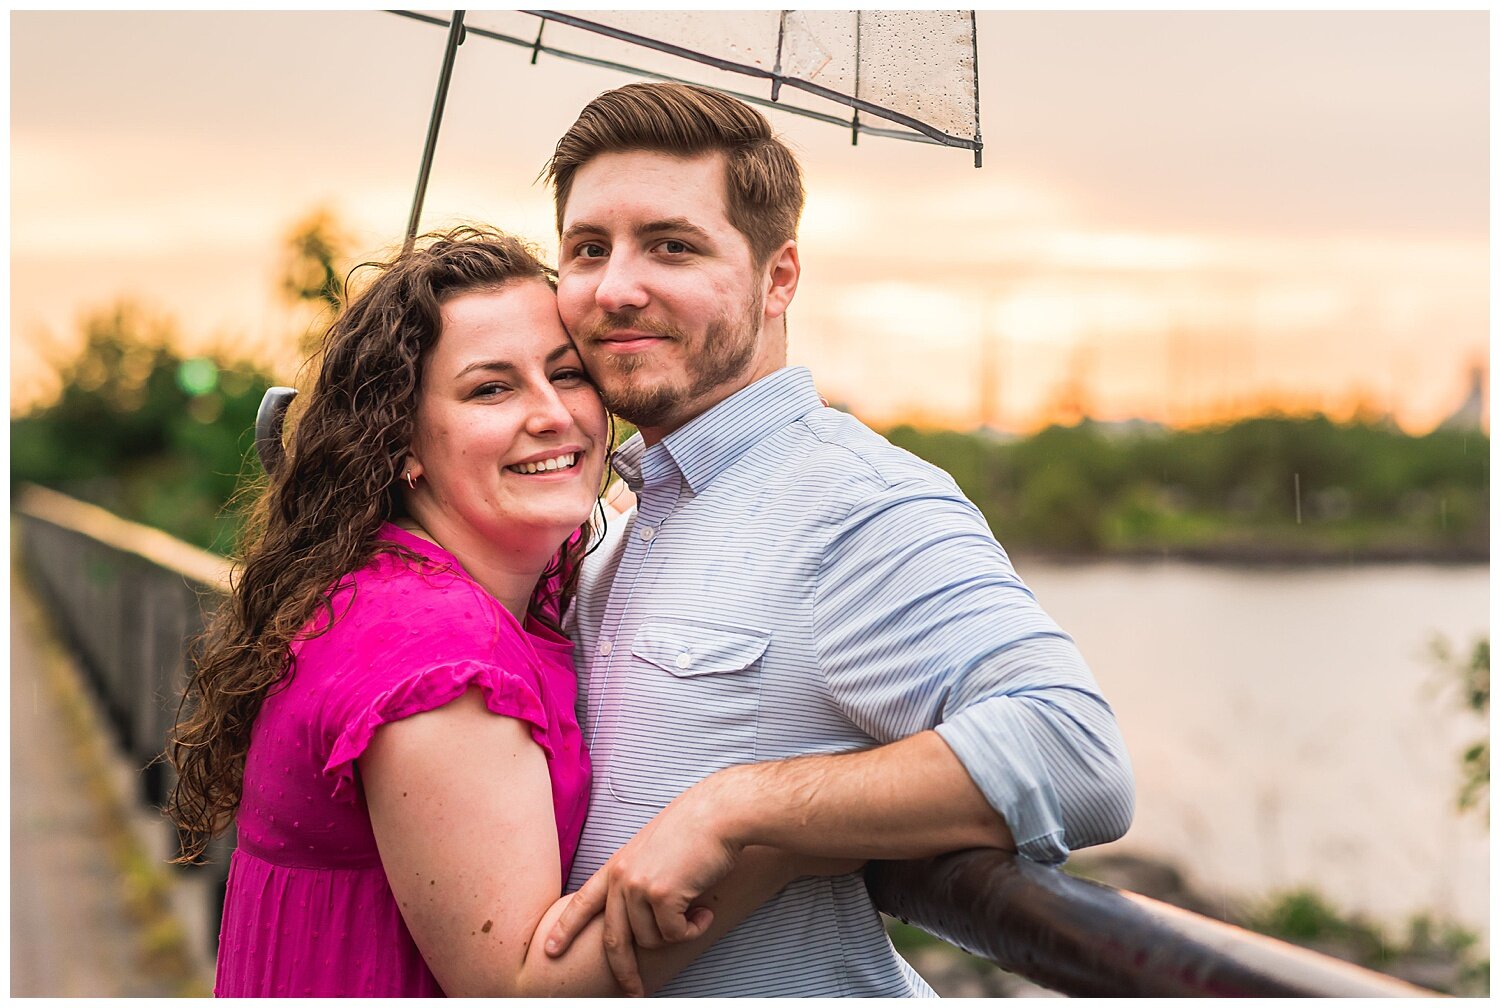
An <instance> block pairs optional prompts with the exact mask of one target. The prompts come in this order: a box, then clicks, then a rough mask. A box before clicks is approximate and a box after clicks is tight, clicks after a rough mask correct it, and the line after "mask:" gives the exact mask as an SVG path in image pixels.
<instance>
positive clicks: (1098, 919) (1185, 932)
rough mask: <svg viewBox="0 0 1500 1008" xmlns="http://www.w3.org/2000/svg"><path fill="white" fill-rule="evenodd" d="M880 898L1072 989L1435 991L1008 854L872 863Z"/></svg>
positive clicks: (925, 925) (915, 920)
mask: <svg viewBox="0 0 1500 1008" xmlns="http://www.w3.org/2000/svg"><path fill="white" fill-rule="evenodd" d="M865 877H866V881H867V882H868V884H869V886H870V895H871V896H872V897H873V898H874V900H875V905H876V906H878V907H879V908H880V909H881V910H883V911H885V912H886V913H888V914H890V915H891V916H893V917H898V918H900V919H901V920H903V921H905V922H906V923H908V924H913V925H915V926H917V927H919V928H921V929H922V930H923V931H926V932H928V933H930V934H933V935H936V936H938V937H939V938H942V939H943V940H944V941H947V942H949V943H950V944H953V945H957V946H958V947H959V948H961V949H963V950H964V951H966V952H969V953H971V954H972V955H977V956H979V957H981V958H983V959H988V960H989V961H990V962H992V963H994V964H995V965H996V966H999V967H1000V968H1001V969H1004V970H1008V971H1010V972H1012V973H1015V974H1018V975H1019V976H1023V977H1025V978H1026V979H1028V980H1031V981H1033V982H1035V983H1038V984H1041V985H1042V986H1044V987H1047V988H1048V989H1050V990H1054V991H1057V992H1058V993H1060V994H1068V995H1071V996H1074V997H1083V996H1103V997H1148V996H1150V997H1433V996H1436V995H1435V993H1434V992H1433V991H1429V990H1424V989H1422V988H1420V987H1414V986H1412V985H1411V984H1409V983H1406V982H1404V981H1402V980H1397V979H1395V978H1394V977H1390V976H1386V975H1385V974H1383V973H1376V972H1375V971H1373V970H1368V969H1364V968H1363V967H1360V966H1355V965H1353V964H1351V963H1347V962H1344V961H1343V960H1340V959H1335V958H1333V957H1331V956H1326V955H1322V954H1320V953H1317V952H1312V951H1310V950H1308V949H1304V948H1300V947H1298V946H1296V945H1291V944H1289V943H1287V942H1283V941H1278V940H1276V939H1274V938H1268V937H1266V936H1265V935H1259V934H1255V933H1254V932H1251V931H1246V930H1244V929H1243V928H1238V927H1235V926H1234V925H1232V924H1225V923H1223V922H1222V921H1216V920H1213V919H1211V918H1208V917H1203V916H1200V915H1199V914H1195V913H1192V912H1190V911H1188V910H1182V909H1180V908H1178V907H1174V906H1170V905H1169V904H1166V903H1161V902H1159V901H1157V900H1154V899H1149V898H1147V897H1145V896H1141V895H1138V894H1136V893H1132V892H1123V891H1121V890H1118V889H1113V888H1111V887H1109V886H1106V885H1101V884H1100V883H1098V882H1091V881H1089V880H1087V879H1081V878H1075V877H1074V876H1072V875H1068V874H1066V873H1064V872H1062V871H1061V870H1059V869H1057V868H1049V867H1046V866H1044V865H1039V864H1036V863H1035V862H1031V861H1027V860H1026V859H1025V858H1022V857H1018V856H1016V855H1015V854H1011V853H1009V852H1007V851H1000V850H969V851H959V852H958V853H956V854H948V855H945V856H943V857H938V858H930V859H928V860H925V861H878V862H873V863H872V864H871V865H870V866H869V868H868V869H867V870H866V873H865Z"/></svg>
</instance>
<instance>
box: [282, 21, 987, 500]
mask: <svg viewBox="0 0 1500 1008" xmlns="http://www.w3.org/2000/svg"><path fill="white" fill-rule="evenodd" d="M392 13H395V14H398V15H400V16H402V17H405V18H410V19H412V20H414V21H417V22H421V23H425V24H430V25H434V26H440V27H446V28H447V29H448V39H447V45H446V48H445V49H444V53H443V63H442V68H441V70H440V71H439V75H438V84H437V93H436V96H435V98H434V100H433V108H432V116H431V118H430V120H429V122H428V127H427V141H426V145H425V147H424V149H423V154H422V162H421V167H420V169H419V171H418V175H417V184H416V192H415V194H414V196H413V198H412V208H411V215H410V217H409V219H408V221H407V229H406V240H407V243H408V244H410V243H411V242H412V241H413V240H414V239H415V237H416V234H417V228H418V222H419V221H420V219H421V216H422V203H423V199H424V196H425V194H426V191H427V180H428V178H429V176H430V174H431V171H432V162H433V154H434V152H435V151H436V149H437V137H438V131H439V129H440V128H441V126H442V119H443V108H444V105H445V104H446V102H447V97H448V84H449V81H450V80H451V78H452V73H453V64H454V61H455V60H456V58H457V54H458V48H459V46H460V45H462V44H463V43H464V41H465V40H466V39H467V38H468V37H469V36H471V35H472V36H475V37H478V38H484V39H490V40H493V41H496V42H501V43H506V44H509V45H512V46H517V47H520V48H524V49H528V50H530V52H531V62H532V63H535V62H536V61H537V59H538V57H540V56H542V55H546V56H548V57H549V58H557V59H565V60H572V61H576V62H581V63H587V64H590V65H593V66H600V67H607V68H611V69H615V70H619V71H622V72H624V73H626V74H629V75H631V76H633V77H647V78H652V79H656V80H671V81H679V82H687V83H696V84H703V85H706V86H709V87H715V88H717V89H718V90H721V91H724V92H725V93H727V94H730V95H733V96H734V97H736V98H739V99H741V100H743V101H746V102H750V103H752V104H756V105H762V106H766V107H769V108H773V109H777V110H780V111H783V112H787V113H790V114H793V115H798V116H803V117H807V118H812V119H816V120H819V121H822V122H827V123H831V124H834V125H837V126H840V127H843V128H846V129H848V130H849V136H850V140H851V142H852V143H856V144H857V143H858V142H859V138H860V137H861V136H862V135H863V136H874V137H883V138H890V139H896V140H907V141H916V142H920V143H931V144H940V145H943V146H947V147H958V148H963V149H967V150H970V151H972V152H973V154H974V166H975V167H976V168H977V167H979V166H980V164H981V155H982V152H983V149H984V144H983V142H982V141H981V140H980V131H979V60H978V54H977V50H976V46H975V26H974V13H973V11H857V10H856V11H669V12H663V11H589V12H588V16H587V17H581V16H576V15H572V14H566V13H563V12H560V11H482V12H466V11H453V12H452V14H451V16H448V17H444V16H442V15H440V14H438V13H436V12H422V11H394V12H392ZM726 73H732V74H738V75H741V76H742V77H745V78H747V80H746V82H745V83H746V84H747V85H750V86H754V82H756V81H758V82H760V84H761V85H762V86H764V87H765V88H766V93H765V94H753V93H746V92H744V91H736V90H730V89H728V88H726V87H724V86H723V75H724V74H726ZM787 89H792V90H795V91H796V92H797V101H795V102H793V101H790V100H783V95H784V94H785V92H786V90H787ZM787 97H788V98H789V97H790V96H787ZM872 119H874V120H877V122H876V123H872V122H871V120H872ZM296 394H297V390H296V389H292V388H287V387H285V386H275V387H273V388H270V389H268V390H267V391H266V394H265V397H264V398H263V399H262V400H261V405H260V411H259V413H258V414H257V416H256V421H255V450H256V453H257V454H258V455H259V457H260V461H261V465H262V467H264V468H265V470H266V471H267V472H272V471H274V469H275V468H276V466H277V465H278V464H279V463H280V460H281V457H282V450H283V449H282V441H281V426H282V421H283V419H284V417H285V415H286V410H287V407H288V406H289V405H290V404H291V401H292V397H294V396H295V395H296Z"/></svg>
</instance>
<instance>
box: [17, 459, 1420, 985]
mask: <svg viewBox="0 0 1500 1008" xmlns="http://www.w3.org/2000/svg"><path fill="white" fill-rule="evenodd" d="M16 512H17V519H18V525H19V531H20V549H21V552H22V561H23V564H24V566H25V569H26V571H27V573H28V575H29V577H30V579H31V581H32V583H33V585H34V586H35V588H36V589H37V590H38V592H39V593H40V594H41V595H42V596H43V598H44V600H45V601H46V602H47V603H48V605H49V606H50V608H51V610H52V613H53V615H54V618H55V620H56V622H57V624H58V626H59V627H60V628H61V631H62V632H63V634H64V635H65V636H66V637H67V642H68V643H69V645H70V646H71V647H72V648H73V650H74V651H75V653H76V655H77V657H78V658H79V659H80V662H81V664H82V666H83V669H84V670H85V674H86V676H87V678H88V681H89V684H90V685H91V687H92V688H93V689H94V690H95V692H96V693H97V696H98V698H99V701H100V704H101V706H102V708H103V710H104V711H105V712H106V714H107V717H108V720H109V722H110V724H111V726H112V728H113V729H114V730H115V731H116V732H117V733H118V739H119V741H120V744H121V747H122V749H123V751H124V752H125V753H126V754H127V756H128V758H129V759H130V760H131V761H132V762H133V763H134V764H135V765H136V766H137V767H140V768H142V774H141V778H140V779H141V793H140V796H139V797H140V800H141V801H142V802H146V803H149V804H152V805H158V806H159V805H160V804H161V803H162V802H163V800H164V799H165V796H166V793H167V789H168V788H169V787H170V785H171V780H170V777H169V774H170V768H168V767H166V766H165V765H164V764H163V763H161V762H160V761H159V760H157V756H158V755H159V754H160V753H161V750H162V747H163V744H164V740H165V736H166V733H167V730H168V728H169V727H170V725H171V722H172V718H173V717H174V716H175V713H176V709H177V699H176V698H177V697H178V695H179V694H180V692H181V689H182V686H183V682H184V677H185V671H186V670H185V658H186V646H187V641H188V639H189V638H190V637H191V636H193V635H194V634H195V633H197V631H198V630H199V628H200V627H201V625H202V619H203V614H204V612H205V611H207V610H208V609H209V608H211V607H212V606H213V605H215V604H216V603H217V601H218V599H220V598H222V595H223V592H224V591H225V589H226V588H227V585H228V565H227V563H226V562H225V561H224V560H223V559H222V558H220V557H216V556H214V555H213V554H210V553H206V552H203V551H202V550H199V549H197V548H195V547H192V546H189V545H187V544H186V543H183V542H180V541H178V540H176V539H174V538H172V537H171V536H169V535H167V534H166V533H164V532H161V531H159V530H156V529H152V528H147V527H146V526H143V525H136V524H133V523H131V522H126V521H124V520H122V519H120V518H117V517H115V516H114V515H111V514H109V513H108V512H105V511H103V510H101V509H99V508H96V507H94V506H92V505H89V504H84V503H82V502H80V501H76V500H74V499H72V498H70V497H65V496H63V495H61V494H58V493H56V492H54V491H51V490H45V489H42V488H39V487H32V486H27V487H24V488H22V489H21V491H20V492H19V494H18V495H17V499H16ZM230 843H231V841H227V840H226V841H224V842H222V843H221V844H220V845H219V846H218V847H217V848H216V849H215V850H214V851H213V852H212V854H211V856H210V858H209V861H210V864H209V865H208V866H207V867H196V868H190V869H185V870H188V871H210V872H216V873H218V877H219V881H220V884H219V885H215V886H211V887H210V892H211V893H212V895H211V896H210V899H212V900H214V901H215V906H214V907H211V908H210V912H209V914H208V918H207V919H208V920H209V921H211V922H216V921H217V920H218V913H217V904H218V902H219V901H221V900H222V898H223V889H222V873H223V872H224V871H225V870H226V867H227V862H228V850H229V845H230ZM867 874H868V878H869V881H870V889H871V893H872V895H873V896H874V898H875V901H876V904H877V905H878V906H880V908H881V909H882V910H884V911H885V912H887V913H889V914H891V915H893V916H896V917H899V918H901V919H903V920H905V921H907V922H908V923H910V924H914V925H916V926H918V927H920V928H922V929H923V930H925V931H928V932H930V933H932V934H935V935H937V936H939V937H941V938H943V939H944V940H946V941H949V942H951V943H953V944H954V945H957V946H959V947H960V948H963V949H965V950H967V951H969V952H971V953H973V954H975V955H978V956H981V957H983V958H985V959H988V960H990V961H991V962H993V963H995V964H996V965H997V966H1000V967H1001V968H1003V969H1006V970H1009V971H1010V972H1012V973H1015V974H1018V975H1020V976H1023V977H1026V978H1027V979H1029V980H1032V981H1034V982H1036V983H1039V984H1042V985H1043V986H1046V987H1048V988H1050V989H1052V990H1056V991H1058V992H1060V993H1064V994H1072V995H1158V996H1174V995H1176V996H1184V995H1192V996H1227V995H1241V996H1270V997H1286V996H1299V995H1307V996H1323V997H1332V996H1343V997H1358V996H1377V997H1378V996H1391V997H1409V996H1414V995H1425V994H1429V993H1430V992H1428V991H1424V990H1421V989H1420V988H1417V987H1413V986H1411V985H1409V984H1406V983H1403V982H1401V981H1399V980H1395V979H1392V978H1390V977H1386V976H1384V975H1382V974H1379V973H1375V972H1372V971H1370V970H1366V969H1362V968H1360V967H1356V966H1352V965H1350V964H1347V963H1344V962H1341V961H1339V960H1337V959H1333V958H1330V957H1328V956H1323V955H1319V954H1317V953H1314V952H1309V951H1307V950H1304V949H1300V948H1297V947H1295V946H1292V945H1288V944H1286V943H1284V942H1279V941H1276V940H1274V939H1270V938H1265V937H1263V936H1260V935H1256V934H1252V933H1250V932H1247V931H1244V930H1241V929H1239V928H1236V927H1233V926H1232V925H1228V924H1223V923H1221V922H1218V921H1214V920H1210V919H1209V918H1206V917H1200V916H1198V915H1196V914H1193V913H1189V912H1187V911H1185V910H1179V909H1177V908H1175V907H1172V906H1168V905H1166V904H1163V903H1159V902H1157V901H1155V900H1151V899H1147V898H1146V897H1144V896H1140V895H1137V894H1135V893H1130V892H1123V891H1120V890H1116V889H1112V888H1110V887H1108V886H1103V885H1099V884H1097V883H1094V882H1089V881H1086V880H1083V879H1078V878H1074V877H1072V876H1070V875H1066V874H1064V873H1062V872H1060V871H1058V870H1057V869H1054V868H1046V867H1042V866H1040V865H1036V864H1032V863H1030V862H1027V861H1025V860H1024V859H1021V858H1016V857H1014V856H1012V855H1009V854H1006V853H1004V852H1000V851H963V852H960V853H957V854H951V855H948V856H946V857H941V858H935V859H931V860H928V861H911V862H883V863H877V864H874V865H871V867H870V868H869V869H868V872H867ZM210 930H211V931H216V930H217V928H216V927H214V928H211V929H210ZM209 941H213V935H212V934H210V935H209Z"/></svg>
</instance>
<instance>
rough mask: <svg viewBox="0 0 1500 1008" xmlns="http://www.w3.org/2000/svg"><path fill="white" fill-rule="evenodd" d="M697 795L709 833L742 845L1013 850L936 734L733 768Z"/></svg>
mask: <svg viewBox="0 0 1500 1008" xmlns="http://www.w3.org/2000/svg"><path fill="white" fill-rule="evenodd" d="M694 790H701V794H700V795H699V796H698V801H697V803H698V804H699V806H700V808H701V814H702V815H703V816H704V817H705V825H706V826H707V828H709V829H711V830H713V831H714V832H715V833H717V834H718V835H719V836H722V837H724V838H725V839H727V840H729V841H731V842H733V843H735V844H737V845H741V846H743V845H748V844H766V845H768V846H773V847H780V848H782V849H783V850H791V851H796V852H798V853H801V854H811V855H816V856H819V857H857V858H874V859H905V858H918V857H930V856H932V855H934V854H941V853H945V852H947V851H952V850H962V849H965V848H970V847H1002V848H1005V849H1007V850H1015V840H1014V838H1013V837H1012V836H1011V832H1010V829H1009V828H1008V827H1007V825H1006V823H1005V822H1004V820H1003V819H1001V817H1000V815H999V814H998V813H996V812H995V810H994V809H992V808H991V807H990V806H989V804H988V803H987V802H986V801H985V798H984V795H983V794H982V793H981V792H980V790H979V788H978V787H976V786H975V784H974V782H973V780H972V779H970V777H969V774H968V772H967V771H966V770H965V769H964V767H963V764H961V763H960V762H959V761H958V757H956V756H955V755H954V754H953V751H952V750H951V749H949V748H948V745H947V743H945V742H944V741H943V740H942V738H941V737H940V736H938V734H937V733H936V732H933V731H924V732H920V733H918V734H916V735H913V736H911V737H910V738H906V739H902V740H901V741H899V742H892V743H890V744H888V745H884V746H880V747H878V748H875V749H867V750H863V751H861V752H854V753H840V754H836V755H829V756H802V757H797V758H794V759H788V760H776V761H771V762H766V763H752V764H747V765H744V766H737V767H731V768H730V769H728V770H723V771H720V772H719V773H717V774H714V775H713V776H712V777H710V778H708V779H707V780H704V781H703V782H701V783H700V784H698V785H697V786H696V787H695V788H694ZM684 797H686V796H684Z"/></svg>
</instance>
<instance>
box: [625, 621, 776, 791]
mask: <svg viewBox="0 0 1500 1008" xmlns="http://www.w3.org/2000/svg"><path fill="white" fill-rule="evenodd" d="M770 643H771V635H770V634H768V633H764V632H762V631H759V630H753V629H746V628H740V627H727V626H720V625H714V624H706V623H692V622H688V621H685V620H684V621H681V622H677V621H673V622H670V623H667V622H654V623H647V624H645V625H643V626H642V627H641V628H640V630H639V631H637V632H636V635H635V640H634V641H632V642H631V646H630V655H631V661H630V668H629V672H628V673H627V677H628V681H627V682H626V683H625V684H624V690H623V694H624V695H623V696H622V697H621V701H622V702H621V704H620V707H619V709H618V710H616V711H615V712H614V714H615V717H617V718H618V719H619V722H618V723H619V732H618V735H617V740H618V743H619V744H618V745H617V746H616V748H615V753H614V758H613V760H612V762H611V766H610V772H609V787H610V791H611V792H612V793H613V794H614V796H615V797H616V798H618V799H619V800H621V801H625V802H631V803H635V804H649V805H658V806H660V805H665V804H666V803H667V802H669V801H671V800H672V799H673V798H675V797H677V796H678V795H679V794H681V793H682V792H683V791H685V790H687V789H688V788H689V787H691V786H692V785H693V784H695V783H697V782H698V781H700V780H702V779H703V778H704V777H707V776H708V775H709V774H711V773H713V772H714V771H715V770H722V769H723V768H724V767H728V766H734V765H735V764H737V763H748V762H750V761H751V760H753V759H754V758H755V730H756V720H757V713H758V711H759V707H760V685H761V660H762V658H763V657H764V656H765V653H766V648H767V647H768V646H769V645H770Z"/></svg>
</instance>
